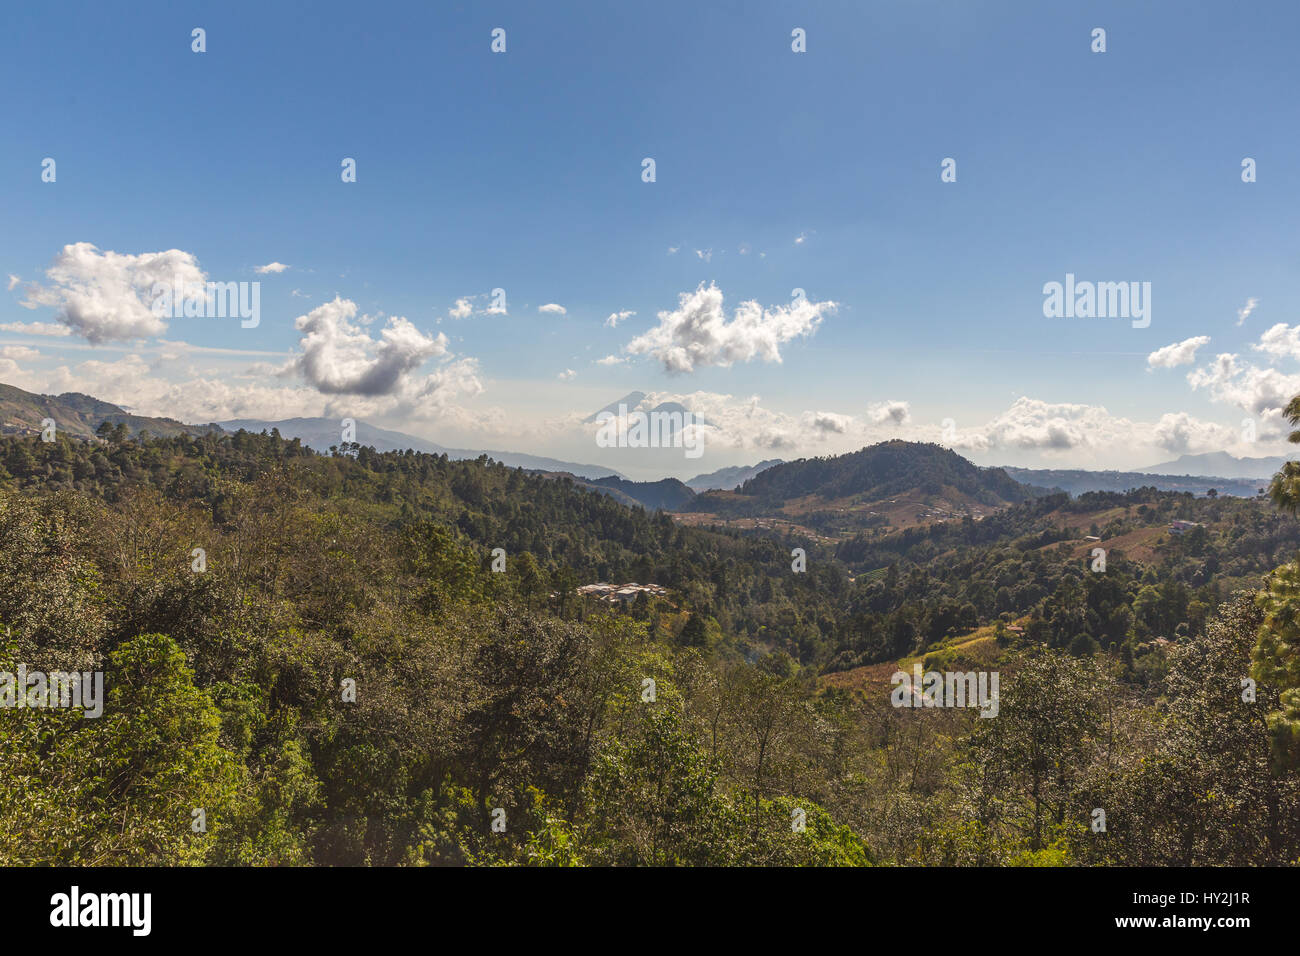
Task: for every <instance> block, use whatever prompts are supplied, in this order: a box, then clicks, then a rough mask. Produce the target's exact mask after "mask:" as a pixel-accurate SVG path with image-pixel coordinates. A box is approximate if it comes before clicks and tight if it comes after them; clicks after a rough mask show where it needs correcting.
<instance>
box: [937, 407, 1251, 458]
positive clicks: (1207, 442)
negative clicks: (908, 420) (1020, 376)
mask: <svg viewBox="0 0 1300 956" xmlns="http://www.w3.org/2000/svg"><path fill="white" fill-rule="evenodd" d="M1237 439H1238V435H1237V433H1236V432H1235V431H1234V430H1233V429H1231V428H1228V427H1226V426H1223V425H1218V424H1215V423H1212V422H1204V421H1201V420H1199V419H1196V418H1194V417H1192V416H1191V415H1188V414H1187V413H1186V412H1177V413H1165V414H1163V415H1161V417H1160V418H1159V419H1158V420H1157V421H1155V422H1135V421H1132V420H1130V419H1127V418H1124V417H1121V416H1116V415H1111V414H1110V412H1108V411H1107V410H1106V408H1105V407H1104V406H1101V405H1084V404H1074V403H1064V402H1045V401H1041V400H1039V399H1033V398H1027V397H1022V398H1018V399H1016V401H1015V402H1013V403H1012V404H1011V407H1010V408H1008V409H1007V410H1006V411H1005V412H1002V413H1000V414H999V415H996V416H995V417H994V418H993V419H991V420H990V421H988V422H986V423H984V424H983V425H979V426H976V427H974V428H971V429H967V430H964V431H959V432H957V434H956V435H955V437H952V438H951V439H950V440H949V441H947V442H946V444H950V445H951V446H952V447H953V448H956V449H957V450H959V451H979V452H998V451H1001V452H1014V451H1021V452H1030V453H1044V454H1046V455H1048V456H1054V457H1067V456H1071V455H1072V454H1074V453H1078V454H1085V455H1092V454H1096V453H1102V454H1105V453H1110V452H1113V451H1114V449H1116V448H1123V449H1127V450H1130V451H1132V450H1134V449H1140V448H1150V449H1152V450H1156V449H1162V450H1164V451H1168V452H1174V453H1178V454H1181V453H1183V452H1201V451H1220V450H1223V449H1224V448H1226V447H1229V446H1232V445H1234V444H1235V443H1236V441H1237Z"/></svg>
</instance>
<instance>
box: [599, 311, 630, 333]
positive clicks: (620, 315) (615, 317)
mask: <svg viewBox="0 0 1300 956" xmlns="http://www.w3.org/2000/svg"><path fill="white" fill-rule="evenodd" d="M634 315H636V313H635V312H631V311H628V312H611V313H610V314H609V318H607V319H606V320H605V324H606V325H607V326H609V327H610V328H611V329H613V328H617V327H618V324H619V323H620V322H622V321H623V320H624V319H630V318H631V317H632V316H634Z"/></svg>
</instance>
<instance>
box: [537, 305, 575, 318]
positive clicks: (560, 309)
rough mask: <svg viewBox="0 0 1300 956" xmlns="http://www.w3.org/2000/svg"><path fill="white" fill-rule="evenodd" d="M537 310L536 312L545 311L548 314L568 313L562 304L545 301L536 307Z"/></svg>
mask: <svg viewBox="0 0 1300 956" xmlns="http://www.w3.org/2000/svg"><path fill="white" fill-rule="evenodd" d="M537 311H538V312H545V313H548V314H550V315H568V314H569V310H568V309H566V308H565V307H564V306H562V305H557V304H556V303H554V302H548V303H546V305H539V306H538V307H537Z"/></svg>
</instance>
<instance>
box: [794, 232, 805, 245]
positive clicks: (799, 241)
mask: <svg viewBox="0 0 1300 956" xmlns="http://www.w3.org/2000/svg"><path fill="white" fill-rule="evenodd" d="M807 241H808V233H806V232H801V233H799V235H797V236H795V239H794V244H795V245H796V246H802V245H803V244H804V243H805V242H807Z"/></svg>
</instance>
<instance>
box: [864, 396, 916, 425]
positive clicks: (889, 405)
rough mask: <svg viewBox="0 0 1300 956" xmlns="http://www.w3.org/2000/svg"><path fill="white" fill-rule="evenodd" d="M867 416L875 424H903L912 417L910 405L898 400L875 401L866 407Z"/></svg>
mask: <svg viewBox="0 0 1300 956" xmlns="http://www.w3.org/2000/svg"><path fill="white" fill-rule="evenodd" d="M867 416H868V417H869V418H870V419H871V420H872V421H873V422H875V423H876V424H877V425H883V424H884V423H885V422H892V423H893V424H895V425H905V424H907V422H908V421H909V420H910V419H911V417H912V406H911V405H910V404H909V403H907V402H900V401H888V402H876V403H875V404H874V405H871V406H869V407H868V408H867Z"/></svg>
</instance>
